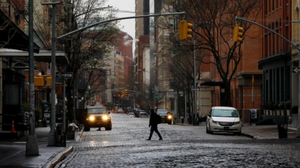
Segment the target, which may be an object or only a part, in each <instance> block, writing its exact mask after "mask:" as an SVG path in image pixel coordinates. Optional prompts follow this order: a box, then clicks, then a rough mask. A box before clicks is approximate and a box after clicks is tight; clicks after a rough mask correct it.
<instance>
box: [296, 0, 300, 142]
mask: <svg viewBox="0 0 300 168" xmlns="http://www.w3.org/2000/svg"><path fill="white" fill-rule="evenodd" d="M298 13H299V18H300V0H298ZM298 29H299V34H298V35H299V39H298V56H299V62H298V67H299V66H300V21H299V26H298ZM298 78H299V81H298V87H299V89H298V92H299V95H298V126H297V137H300V73H299V76H298Z"/></svg>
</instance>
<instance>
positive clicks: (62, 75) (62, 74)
mask: <svg viewBox="0 0 300 168" xmlns="http://www.w3.org/2000/svg"><path fill="white" fill-rule="evenodd" d="M56 77H59V78H61V77H64V78H73V72H65V73H57V74H56Z"/></svg>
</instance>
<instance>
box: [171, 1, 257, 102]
mask: <svg viewBox="0 0 300 168" xmlns="http://www.w3.org/2000/svg"><path fill="white" fill-rule="evenodd" d="M174 6H175V9H176V10H177V11H185V12H186V16H185V18H179V19H185V20H188V22H190V23H192V24H193V39H194V40H195V41H196V50H197V51H200V52H201V53H203V54H204V55H203V58H202V59H201V61H202V63H204V64H212V65H214V66H215V67H216V69H217V71H218V74H219V75H220V79H221V81H222V82H223V85H224V89H225V97H224V99H222V102H221V105H232V100H231V93H230V92H231V90H230V82H231V80H232V78H233V76H234V75H235V73H236V70H237V67H238V64H239V63H240V60H241V58H242V56H243V52H242V50H241V46H242V43H243V42H241V43H236V42H233V41H232V37H233V28H234V25H235V24H236V21H235V16H240V17H246V18H251V19H253V20H255V19H256V18H257V16H258V15H259V12H260V9H261V0H201V1H199V0H187V1H182V2H181V3H179V4H178V3H176V4H174ZM239 25H240V26H241V27H243V28H244V34H245V33H246V32H247V30H248V29H249V28H250V26H251V24H249V23H247V22H241V23H239ZM244 38H245V37H243V39H244ZM183 45H186V46H188V45H189V46H190V45H191V43H189V42H185V43H183Z"/></svg>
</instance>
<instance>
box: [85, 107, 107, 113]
mask: <svg viewBox="0 0 300 168" xmlns="http://www.w3.org/2000/svg"><path fill="white" fill-rule="evenodd" d="M104 113H106V109H105V108H90V109H88V114H104Z"/></svg>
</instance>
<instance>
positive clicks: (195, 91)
mask: <svg viewBox="0 0 300 168" xmlns="http://www.w3.org/2000/svg"><path fill="white" fill-rule="evenodd" d="M193 48H194V51H193V55H194V116H193V117H196V114H197V100H196V96H197V88H196V87H197V86H196V51H195V48H196V47H195V40H194V41H193ZM195 121H196V120H195V118H193V123H194V122H195ZM194 124H196V123H194Z"/></svg>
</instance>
